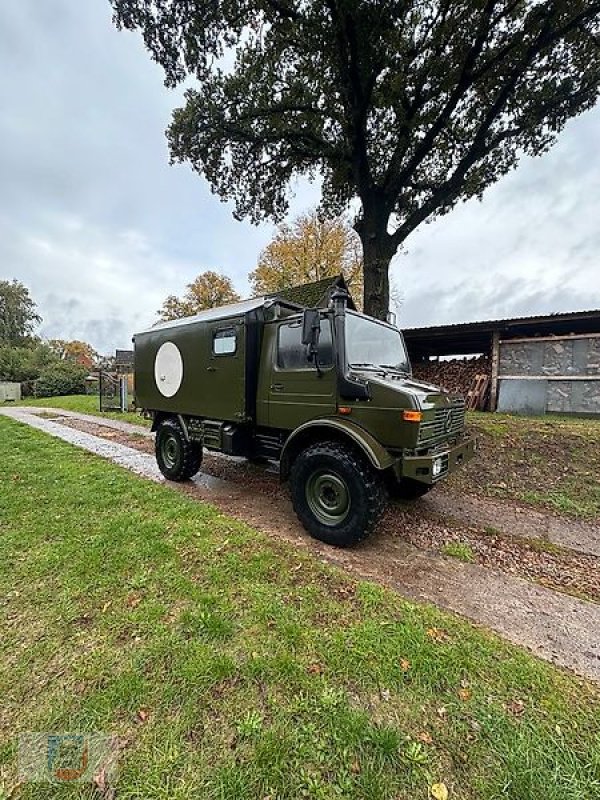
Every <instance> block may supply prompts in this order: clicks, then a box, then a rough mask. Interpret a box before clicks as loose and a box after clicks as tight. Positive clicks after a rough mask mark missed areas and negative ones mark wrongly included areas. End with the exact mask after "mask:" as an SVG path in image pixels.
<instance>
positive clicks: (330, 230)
mask: <svg viewBox="0 0 600 800" xmlns="http://www.w3.org/2000/svg"><path fill="white" fill-rule="evenodd" d="M340 274H341V275H343V276H344V278H345V279H346V282H347V283H348V285H349V287H350V290H351V292H352V293H353V294H354V296H355V297H356V298H357V299H361V298H362V252H361V245H360V239H359V238H358V235H357V234H356V231H354V230H353V229H352V227H351V226H350V225H349V224H348V223H347V222H346V220H345V219H344V218H343V217H336V218H333V219H329V218H325V217H323V216H322V215H321V214H319V212H318V211H311V212H308V213H306V214H302V215H301V216H299V217H298V218H297V219H295V220H294V221H293V222H292V223H291V224H288V223H285V224H282V225H280V226H279V228H278V229H277V232H276V234H275V236H274V237H273V240H272V241H271V242H269V244H268V245H267V246H266V247H265V249H264V250H263V251H262V253H261V254H260V257H259V260H258V266H257V267H256V269H255V270H254V272H251V273H250V276H249V277H250V283H251V285H252V289H253V292H254V294H256V295H261V294H269V293H270V292H277V291H280V290H281V289H288V288H289V287H290V286H298V285H300V284H302V283H311V282H313V281H319V280H321V279H322V278H327V277H334V276H335V275H340Z"/></svg>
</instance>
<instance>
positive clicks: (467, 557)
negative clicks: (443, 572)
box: [442, 542, 475, 564]
mask: <svg viewBox="0 0 600 800" xmlns="http://www.w3.org/2000/svg"><path fill="white" fill-rule="evenodd" d="M442 553H443V554H444V555H445V556H452V558H457V559H458V560H459V561H464V562H465V563H467V564H468V563H470V562H471V561H475V554H474V553H473V548H472V547H471V545H470V544H467V542H448V543H447V544H445V545H444V546H443V547H442Z"/></svg>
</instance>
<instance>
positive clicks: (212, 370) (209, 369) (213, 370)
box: [206, 367, 217, 372]
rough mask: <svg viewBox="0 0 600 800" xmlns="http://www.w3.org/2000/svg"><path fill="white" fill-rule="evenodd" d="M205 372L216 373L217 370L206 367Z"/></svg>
mask: <svg viewBox="0 0 600 800" xmlns="http://www.w3.org/2000/svg"><path fill="white" fill-rule="evenodd" d="M206 371H207V372H216V371H217V368H216V367H207V368H206Z"/></svg>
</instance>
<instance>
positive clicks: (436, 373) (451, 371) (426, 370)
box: [413, 356, 491, 397]
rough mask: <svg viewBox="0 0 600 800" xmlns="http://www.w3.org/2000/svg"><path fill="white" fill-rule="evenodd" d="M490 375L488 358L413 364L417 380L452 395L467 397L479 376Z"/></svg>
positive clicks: (455, 359) (480, 357)
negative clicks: (438, 387)
mask: <svg viewBox="0 0 600 800" xmlns="http://www.w3.org/2000/svg"><path fill="white" fill-rule="evenodd" d="M490 374H491V361H490V359H489V358H488V357H487V356H479V357H477V358H453V359H451V360H449V361H422V362H418V361H417V362H415V363H413V376H414V377H415V379H416V380H419V381H424V382H425V383H433V385H434V386H440V387H441V388H443V389H446V391H448V392H451V393H452V394H462V395H464V396H465V397H466V396H467V393H468V392H469V390H470V389H471V387H472V386H473V383H474V381H475V379H476V378H477V376H478V375H490Z"/></svg>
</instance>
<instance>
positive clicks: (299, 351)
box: [267, 317, 337, 430]
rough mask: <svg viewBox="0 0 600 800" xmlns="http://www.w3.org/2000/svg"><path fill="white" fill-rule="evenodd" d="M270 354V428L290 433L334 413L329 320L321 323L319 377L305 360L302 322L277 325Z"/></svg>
mask: <svg viewBox="0 0 600 800" xmlns="http://www.w3.org/2000/svg"><path fill="white" fill-rule="evenodd" d="M271 352H272V360H271V381H270V384H269V387H268V391H267V396H268V406H269V408H268V419H269V426H270V427H272V428H281V429H283V430H294V428H297V427H298V426H299V425H302V423H304V422H307V421H308V420H311V419H315V418H316V417H324V416H327V415H329V414H333V413H335V410H336V399H337V387H336V374H335V368H334V366H333V346H332V336H331V321H330V320H329V318H327V317H325V318H323V319H322V320H321V335H320V339H319V365H320V374H319V371H317V369H316V367H315V365H314V363H311V362H309V361H308V358H307V353H306V345H303V344H302V319H294V320H292V321H286V320H283V321H282V322H280V323H279V324H278V326H277V333H276V336H275V337H274V342H273V347H272V350H271Z"/></svg>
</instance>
